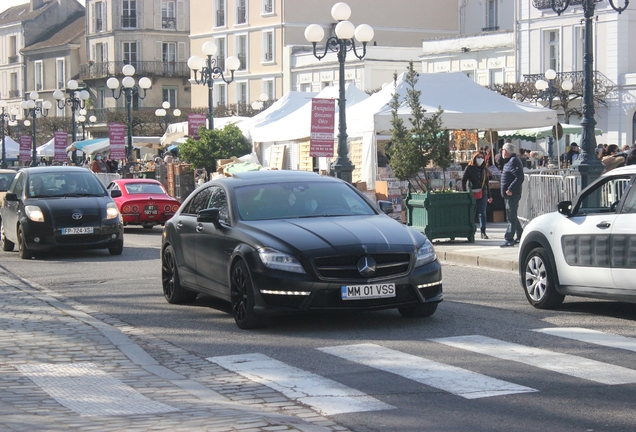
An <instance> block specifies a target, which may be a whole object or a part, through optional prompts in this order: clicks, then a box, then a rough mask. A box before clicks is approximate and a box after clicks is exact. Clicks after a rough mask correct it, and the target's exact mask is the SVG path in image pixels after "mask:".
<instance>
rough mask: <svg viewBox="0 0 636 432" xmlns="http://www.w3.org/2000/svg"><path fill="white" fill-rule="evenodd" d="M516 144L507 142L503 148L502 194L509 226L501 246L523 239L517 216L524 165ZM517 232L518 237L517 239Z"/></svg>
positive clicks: (508, 245)
mask: <svg viewBox="0 0 636 432" xmlns="http://www.w3.org/2000/svg"><path fill="white" fill-rule="evenodd" d="M515 151H516V149H515V146H514V144H512V143H506V144H504V146H503V149H502V156H503V157H504V158H505V159H506V160H507V162H506V164H505V165H504V167H503V170H502V172H501V196H502V197H503V199H504V203H505V206H506V220H507V221H508V228H507V229H506V234H505V235H504V239H505V240H506V241H505V243H504V244H502V245H501V247H510V246H514V245H515V243H519V240H520V239H521V233H522V231H523V229H522V228H521V223H520V222H519V219H518V218H517V211H518V209H519V201H520V200H521V186H522V184H523V165H522V164H521V160H519V158H518V157H517V154H516V153H515ZM515 234H516V235H517V238H516V239H515Z"/></svg>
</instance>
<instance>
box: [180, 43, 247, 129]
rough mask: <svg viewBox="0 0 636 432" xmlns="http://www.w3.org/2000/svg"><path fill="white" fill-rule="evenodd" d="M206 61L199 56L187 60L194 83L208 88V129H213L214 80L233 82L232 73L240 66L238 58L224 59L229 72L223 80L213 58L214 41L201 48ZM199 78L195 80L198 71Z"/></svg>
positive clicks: (219, 68)
mask: <svg viewBox="0 0 636 432" xmlns="http://www.w3.org/2000/svg"><path fill="white" fill-rule="evenodd" d="M201 49H202V50H203V54H205V56H206V57H207V59H203V58H201V57H199V56H192V57H190V58H189V59H188V67H189V68H190V69H192V71H193V72H194V82H196V83H197V84H202V85H207V86H208V128H209V129H210V130H212V129H214V102H213V100H212V94H213V88H214V80H215V79H218V78H221V79H222V80H223V81H224V82H225V83H226V84H229V83H231V82H232V81H234V71H236V70H237V69H238V68H239V67H240V66H241V61H240V60H239V59H238V57H235V56H230V57H228V58H226V59H225V67H226V68H227V70H229V71H230V74H231V75H230V79H227V78H225V75H224V74H223V67H221V66H219V65H217V60H216V59H215V58H213V56H214V55H215V54H216V49H217V48H216V44H215V43H214V41H213V40H212V41H207V42H205V43H204V44H203V46H202V47H201ZM199 70H200V71H201V77H200V78H197V73H198V71H199Z"/></svg>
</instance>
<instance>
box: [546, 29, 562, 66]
mask: <svg viewBox="0 0 636 432" xmlns="http://www.w3.org/2000/svg"><path fill="white" fill-rule="evenodd" d="M543 36H544V59H543V62H544V66H545V67H544V69H554V70H555V71H557V72H559V69H560V68H559V32H558V30H546V31H545V32H544V33H543Z"/></svg>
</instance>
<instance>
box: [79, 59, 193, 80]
mask: <svg viewBox="0 0 636 432" xmlns="http://www.w3.org/2000/svg"><path fill="white" fill-rule="evenodd" d="M127 64H130V62H124V61H117V62H104V63H84V64H82V65H80V79H82V80H87V79H101V78H108V77H111V76H116V75H121V69H122V67H124V65H127ZM132 64H133V65H134V66H135V75H140V76H165V77H179V78H189V77H190V69H189V68H188V64H187V63H186V62H162V61H152V62H148V61H138V62H132Z"/></svg>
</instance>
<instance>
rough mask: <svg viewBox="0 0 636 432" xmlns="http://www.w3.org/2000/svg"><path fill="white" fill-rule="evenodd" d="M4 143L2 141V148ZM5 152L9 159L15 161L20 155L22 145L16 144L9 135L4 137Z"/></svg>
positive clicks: (0, 143)
mask: <svg viewBox="0 0 636 432" xmlns="http://www.w3.org/2000/svg"><path fill="white" fill-rule="evenodd" d="M1 145H2V142H1V141H0V146H1ZM4 150H5V152H6V155H7V158H8V159H9V158H10V159H14V158H17V157H18V156H19V155H20V144H18V143H17V142H15V141H14V140H13V139H12V138H11V137H10V136H9V135H5V136H4Z"/></svg>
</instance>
